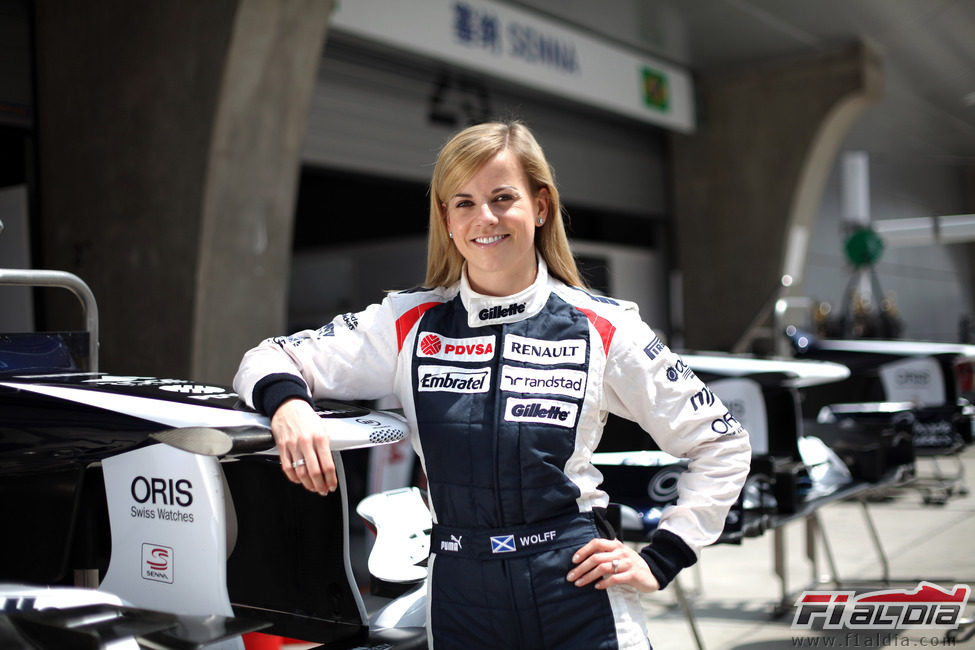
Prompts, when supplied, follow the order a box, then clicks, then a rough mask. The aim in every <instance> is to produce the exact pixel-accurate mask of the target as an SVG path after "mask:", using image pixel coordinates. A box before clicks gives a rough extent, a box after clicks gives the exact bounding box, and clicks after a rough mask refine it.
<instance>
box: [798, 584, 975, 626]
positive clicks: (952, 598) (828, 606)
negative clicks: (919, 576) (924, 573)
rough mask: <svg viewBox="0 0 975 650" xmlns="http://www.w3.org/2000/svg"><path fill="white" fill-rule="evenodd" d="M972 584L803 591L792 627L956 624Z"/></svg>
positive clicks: (959, 619)
mask: <svg viewBox="0 0 975 650" xmlns="http://www.w3.org/2000/svg"><path fill="white" fill-rule="evenodd" d="M970 594H971V587H969V586H968V585H955V586H954V587H952V589H951V590H950V591H949V590H947V589H943V588H941V587H939V586H938V585H936V584H933V583H930V582H924V581H922V582H920V583H918V586H917V587H915V588H914V589H911V590H907V589H886V590H883V591H870V592H865V593H862V594H860V595H857V593H856V592H855V591H804V592H802V593H801V594H800V595H799V598H798V599H797V600H796V603H795V605H796V614H795V617H793V619H792V627H793V628H799V629H810V628H812V627H813V626H814V625H818V626H819V627H820V628H821V629H824V630H835V629H841V628H846V629H850V630H893V629H922V628H926V629H941V630H944V629H947V630H953V629H956V628H957V627H958V624H959V623H960V622H961V617H962V614H963V612H964V611H965V605H966V604H967V603H968V596H969V595H970Z"/></svg>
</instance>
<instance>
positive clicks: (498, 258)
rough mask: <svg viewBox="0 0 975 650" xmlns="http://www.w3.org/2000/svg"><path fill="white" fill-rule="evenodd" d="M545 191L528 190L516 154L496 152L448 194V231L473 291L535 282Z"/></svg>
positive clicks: (510, 289) (502, 292) (503, 291)
mask: <svg viewBox="0 0 975 650" xmlns="http://www.w3.org/2000/svg"><path fill="white" fill-rule="evenodd" d="M548 207H549V200H548V190H546V189H545V188H542V189H540V190H539V191H538V192H537V193H532V191H531V186H530V185H529V182H528V177H527V176H526V175H525V172H524V170H523V169H522V166H521V163H520V162H519V161H518V159H517V157H515V156H514V155H512V154H511V153H510V152H508V151H501V152H499V153H498V154H497V155H495V156H494V157H493V158H491V159H489V160H488V161H487V162H486V163H484V165H483V166H482V167H481V168H480V169H478V170H477V172H476V173H475V174H474V175H473V176H472V177H471V178H470V180H468V181H467V182H466V183H464V184H463V185H462V186H461V187H459V188H457V190H456V191H455V192H454V193H453V194H452V195H451V196H449V197H447V199H446V201H445V204H444V206H443V210H444V219H445V220H446V223H447V230H448V231H450V232H451V233H452V234H453V243H454V246H456V247H457V251H458V252H459V253H460V254H461V255H462V256H463V257H464V259H465V260H466V261H467V279H468V281H469V282H470V285H471V288H472V289H474V290H475V291H477V292H478V293H483V294H487V295H492V296H508V295H511V294H514V293H518V292H519V291H521V290H522V289H525V288H527V287H528V286H529V285H530V284H531V283H532V282H534V281H535V275H536V272H537V265H536V262H535V228H537V227H538V226H539V223H538V220H539V219H541V220H542V221H543V222H544V220H545V219H546V218H548Z"/></svg>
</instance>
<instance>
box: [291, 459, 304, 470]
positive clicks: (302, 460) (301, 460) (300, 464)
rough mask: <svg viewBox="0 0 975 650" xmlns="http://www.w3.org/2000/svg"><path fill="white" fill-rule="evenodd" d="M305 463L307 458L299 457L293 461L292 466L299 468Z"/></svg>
mask: <svg viewBox="0 0 975 650" xmlns="http://www.w3.org/2000/svg"><path fill="white" fill-rule="evenodd" d="M304 464H305V459H304V458H299V459H298V460H296V461H295V462H293V463H291V468H292V469H298V468H299V467H301V466H302V465H304Z"/></svg>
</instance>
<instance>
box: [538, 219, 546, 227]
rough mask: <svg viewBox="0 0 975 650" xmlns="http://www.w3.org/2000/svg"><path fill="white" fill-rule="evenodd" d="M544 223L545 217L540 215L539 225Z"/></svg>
mask: <svg viewBox="0 0 975 650" xmlns="http://www.w3.org/2000/svg"><path fill="white" fill-rule="evenodd" d="M543 223H545V219H542V218H541V217H539V218H538V225H539V226H540V225H542V224H543Z"/></svg>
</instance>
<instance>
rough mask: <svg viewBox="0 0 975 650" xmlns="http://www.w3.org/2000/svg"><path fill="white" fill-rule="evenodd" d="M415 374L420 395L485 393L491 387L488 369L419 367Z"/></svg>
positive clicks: (489, 370)
mask: <svg viewBox="0 0 975 650" xmlns="http://www.w3.org/2000/svg"><path fill="white" fill-rule="evenodd" d="M417 373H418V376H419V378H418V380H417V384H419V390H420V392H421V393H423V392H444V393H486V392H487V391H488V389H489V388H490V387H491V369H490V368H474V369H471V368H454V367H452V366H420V367H419V368H418V369H417Z"/></svg>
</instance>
